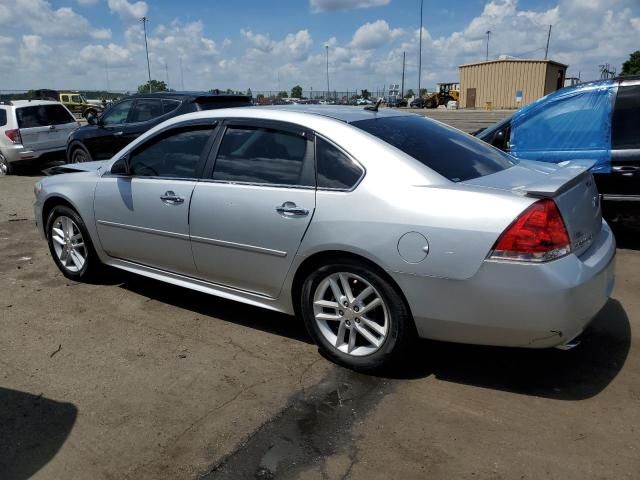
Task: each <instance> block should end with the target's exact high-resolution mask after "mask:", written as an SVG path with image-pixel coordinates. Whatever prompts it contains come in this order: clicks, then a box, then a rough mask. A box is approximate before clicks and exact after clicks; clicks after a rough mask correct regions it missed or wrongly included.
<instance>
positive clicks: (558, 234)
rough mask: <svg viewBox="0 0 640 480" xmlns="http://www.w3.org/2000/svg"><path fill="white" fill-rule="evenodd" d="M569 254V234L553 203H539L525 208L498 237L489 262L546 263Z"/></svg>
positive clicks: (544, 201) (551, 201) (540, 201)
mask: <svg viewBox="0 0 640 480" xmlns="http://www.w3.org/2000/svg"><path fill="white" fill-rule="evenodd" d="M570 252H571V241H570V240H569V233H568V232H567V228H566V226H565V224H564V220H563V219H562V215H561V214H560V211H559V210H558V207H557V205H556V203H555V202H554V201H553V200H551V199H548V198H545V199H542V200H539V201H537V202H536V203H534V204H533V205H531V206H530V207H529V208H527V209H526V210H525V211H524V212H523V213H522V214H521V215H520V216H519V217H518V218H517V219H516V220H515V221H514V222H513V223H512V224H511V225H510V226H509V227H508V228H507V229H506V230H505V231H504V232H503V233H502V235H501V236H500V238H499V239H498V241H497V242H496V244H495V246H494V247H493V251H492V252H491V255H490V258H493V259H503V260H517V261H521V262H548V261H549V260H555V259H556V258H560V257H563V256H565V255H567V254H569V253H570Z"/></svg>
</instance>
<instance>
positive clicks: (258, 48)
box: [240, 29, 313, 61]
mask: <svg viewBox="0 0 640 480" xmlns="http://www.w3.org/2000/svg"><path fill="white" fill-rule="evenodd" d="M240 34H241V35H242V36H243V37H244V38H245V39H246V40H247V41H248V42H249V43H250V44H251V45H252V46H253V47H252V48H250V49H249V50H248V55H249V56H251V57H256V56H259V55H261V54H267V53H269V54H273V55H274V56H276V57H280V58H284V59H286V60H294V61H299V60H303V59H305V58H306V56H307V53H308V51H309V48H310V47H311V45H312V44H313V40H312V38H311V34H310V33H309V31H308V30H299V31H298V32H296V33H289V34H287V35H286V36H285V38H284V39H282V40H280V41H275V40H272V39H271V37H270V36H269V34H261V33H254V32H253V31H251V30H244V29H243V30H240Z"/></svg>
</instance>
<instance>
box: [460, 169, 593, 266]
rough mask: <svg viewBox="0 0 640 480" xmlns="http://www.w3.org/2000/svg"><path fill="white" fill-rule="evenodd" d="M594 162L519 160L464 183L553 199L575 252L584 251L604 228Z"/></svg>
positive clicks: (578, 253) (577, 253)
mask: <svg viewBox="0 0 640 480" xmlns="http://www.w3.org/2000/svg"><path fill="white" fill-rule="evenodd" d="M593 164H594V162H593V161H571V162H562V163H559V164H550V163H543V162H534V161H526V160H523V161H520V162H519V163H518V164H517V165H515V166H513V167H511V168H507V169H506V170H502V171H500V172H497V173H494V174H492V175H487V176H484V177H480V178H476V179H473V180H469V181H466V182H461V183H462V184H464V185H470V186H474V187H481V188H488V189H493V190H501V191H509V192H512V193H513V194H516V195H523V196H524V195H526V196H530V197H535V198H552V199H553V200H554V201H555V203H556V205H557V206H558V209H559V210H560V213H561V214H562V218H563V220H564V223H565V226H566V227H567V231H568V233H569V237H570V238H571V246H572V249H573V251H574V253H575V254H576V255H580V254H581V253H582V252H584V251H585V250H586V249H587V248H589V245H590V244H591V241H592V240H593V238H594V237H595V236H596V235H597V234H598V233H599V232H600V229H601V228H602V210H601V206H600V196H599V194H598V191H597V188H596V184H595V181H594V179H593V175H592V174H591V172H590V171H589V169H590V168H591V166H592V165H593Z"/></svg>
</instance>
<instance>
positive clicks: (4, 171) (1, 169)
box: [0, 153, 13, 177]
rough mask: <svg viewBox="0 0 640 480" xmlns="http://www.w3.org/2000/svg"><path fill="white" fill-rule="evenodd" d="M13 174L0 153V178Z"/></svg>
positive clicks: (8, 163)
mask: <svg viewBox="0 0 640 480" xmlns="http://www.w3.org/2000/svg"><path fill="white" fill-rule="evenodd" d="M11 174H13V167H12V166H11V162H9V160H7V158H6V157H5V156H4V155H2V154H1V153H0V177H1V176H3V175H11Z"/></svg>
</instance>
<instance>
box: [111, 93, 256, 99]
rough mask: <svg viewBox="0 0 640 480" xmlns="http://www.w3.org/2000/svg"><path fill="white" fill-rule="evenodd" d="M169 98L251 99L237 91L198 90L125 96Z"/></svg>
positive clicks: (129, 96) (128, 96)
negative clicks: (214, 91)
mask: <svg viewBox="0 0 640 480" xmlns="http://www.w3.org/2000/svg"><path fill="white" fill-rule="evenodd" d="M154 97H158V98H169V99H175V100H184V99H189V98H211V99H214V98H238V99H246V100H249V99H250V98H251V97H250V96H249V95H243V94H236V93H211V92H198V91H193V92H191V91H181V92H152V93H136V94H133V95H127V96H126V97H123V98H154Z"/></svg>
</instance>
